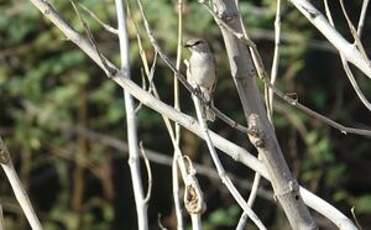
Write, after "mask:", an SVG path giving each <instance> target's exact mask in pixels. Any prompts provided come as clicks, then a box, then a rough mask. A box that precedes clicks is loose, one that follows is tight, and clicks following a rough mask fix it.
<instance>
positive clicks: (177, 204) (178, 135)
mask: <svg viewBox="0 0 371 230" xmlns="http://www.w3.org/2000/svg"><path fill="white" fill-rule="evenodd" d="M177 11H178V42H177V56H176V64H175V67H176V69H177V71H180V64H181V60H182V43H183V42H182V41H183V0H178V1H177ZM156 54H157V52H156ZM174 108H175V109H176V110H178V111H181V109H180V96H179V81H178V79H177V78H176V76H174ZM180 138H181V129H180V125H179V124H178V123H175V140H176V142H177V144H178V145H179V144H180ZM175 155H176V153H174V156H175ZM172 168H173V170H172V172H173V173H172V177H173V199H174V208H175V215H176V219H177V229H178V230H183V229H184V227H183V226H184V224H183V215H182V210H181V206H180V199H179V177H178V166H177V161H176V157H174V161H173V166H172ZM197 216H200V215H197ZM192 217H193V215H191V220H192V226H195V225H197V224H195V223H193V219H194V218H192ZM198 219H201V218H198ZM197 226H198V225H197Z"/></svg>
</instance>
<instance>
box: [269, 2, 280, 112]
mask: <svg viewBox="0 0 371 230" xmlns="http://www.w3.org/2000/svg"><path fill="white" fill-rule="evenodd" d="M276 4H277V8H276V19H275V21H274V53H273V62H272V70H271V78H270V79H271V80H270V82H271V84H272V85H274V84H275V82H276V79H277V73H278V65H279V57H280V54H279V52H280V43H281V41H280V40H281V0H277V3H276ZM268 93H269V103H268V105H269V109H268V111H269V112H268V113H269V114H270V116H269V117H272V115H273V91H272V90H271V89H269V90H268Z"/></svg>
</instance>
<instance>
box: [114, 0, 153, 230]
mask: <svg viewBox="0 0 371 230" xmlns="http://www.w3.org/2000/svg"><path fill="white" fill-rule="evenodd" d="M115 5H116V14H117V24H118V32H119V33H118V37H119V44H120V57H121V71H122V72H124V73H125V76H126V78H128V79H130V62H129V36H128V32H127V30H126V16H125V10H124V4H123V2H122V0H115ZM124 99H125V112H126V125H127V138H128V144H129V160H128V162H129V168H130V173H131V179H132V182H133V192H134V198H135V205H136V209H137V219H138V229H140V230H146V229H148V227H149V226H148V213H147V210H148V200H147V198H150V196H147V197H144V193H143V183H142V178H141V170H140V159H139V148H138V139H137V138H138V135H137V124H136V115H135V108H134V101H133V98H132V96H131V95H130V94H129V93H128V92H127V91H126V90H124ZM149 175H151V173H150V169H149V171H148V178H150V176H149ZM150 190H151V187H150V185H149V188H148V191H149V192H148V193H147V195H148V194H150Z"/></svg>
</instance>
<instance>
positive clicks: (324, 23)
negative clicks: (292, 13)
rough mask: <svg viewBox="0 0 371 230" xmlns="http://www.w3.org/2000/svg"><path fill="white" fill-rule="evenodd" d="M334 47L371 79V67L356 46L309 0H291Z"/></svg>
mask: <svg viewBox="0 0 371 230" xmlns="http://www.w3.org/2000/svg"><path fill="white" fill-rule="evenodd" d="M289 1H290V2H291V3H292V4H293V5H294V6H295V7H296V8H297V9H298V10H299V11H300V12H301V13H302V14H303V15H304V16H305V17H306V18H307V19H308V20H309V21H310V22H311V23H312V24H313V25H314V26H315V27H316V28H317V29H318V30H319V31H320V32H321V33H322V34H323V35H324V36H325V37H326V39H327V40H328V41H329V42H330V43H331V44H332V45H334V47H335V48H336V49H337V50H338V51H339V52H340V53H343V55H344V57H345V58H346V60H347V61H348V62H350V63H352V64H354V65H355V66H356V67H357V68H358V69H360V70H361V71H362V72H363V73H364V74H365V75H366V76H367V77H368V78H370V79H371V65H370V60H368V59H367V58H366V57H365V55H364V54H363V53H362V52H360V51H359V50H358V49H357V47H356V46H354V45H353V44H351V43H349V42H348V41H347V40H346V39H345V38H344V37H343V36H342V35H341V34H340V33H339V32H338V31H337V30H336V29H335V28H334V27H333V26H331V24H330V23H329V22H328V20H326V18H325V17H324V15H323V14H322V13H321V12H320V11H319V10H317V9H316V8H315V7H314V6H313V5H312V4H311V3H310V2H309V1H307V0H289Z"/></svg>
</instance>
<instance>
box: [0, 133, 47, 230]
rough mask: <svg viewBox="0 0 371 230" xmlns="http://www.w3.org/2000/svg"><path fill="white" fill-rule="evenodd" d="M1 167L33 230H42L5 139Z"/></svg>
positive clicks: (0, 144) (0, 143)
mask: <svg viewBox="0 0 371 230" xmlns="http://www.w3.org/2000/svg"><path fill="white" fill-rule="evenodd" d="M0 165H1V167H2V168H3V170H4V172H5V175H6V177H7V178H8V180H9V182H10V185H11V186H12V189H13V192H14V195H15V197H16V198H17V201H18V203H19V205H20V206H21V208H22V210H23V212H24V214H25V215H26V218H27V221H28V223H29V224H30V226H31V228H32V229H33V230H42V229H43V228H42V226H41V223H40V221H39V219H38V218H37V215H36V213H35V210H34V209H33V207H32V204H31V201H30V199H29V198H28V195H27V193H26V191H25V190H24V188H23V185H22V182H21V180H20V179H19V177H18V175H17V172H16V171H15V168H14V166H13V162H12V159H11V158H10V153H9V150H8V148H7V147H6V145H5V143H4V142H3V139H2V138H1V137H0Z"/></svg>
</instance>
